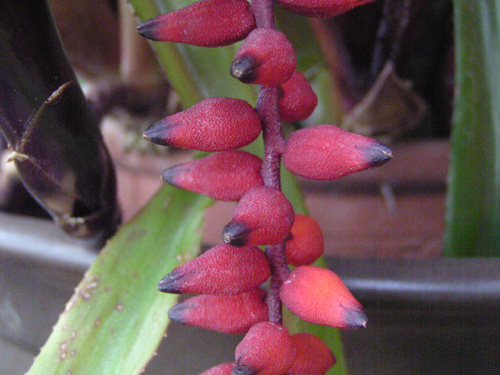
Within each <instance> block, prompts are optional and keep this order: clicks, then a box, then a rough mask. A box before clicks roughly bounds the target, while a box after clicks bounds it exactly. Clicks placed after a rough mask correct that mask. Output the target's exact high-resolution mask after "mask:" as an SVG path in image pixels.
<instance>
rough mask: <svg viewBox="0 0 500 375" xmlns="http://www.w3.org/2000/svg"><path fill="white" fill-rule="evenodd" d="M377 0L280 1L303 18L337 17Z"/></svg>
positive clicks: (279, 1) (279, 0)
mask: <svg viewBox="0 0 500 375" xmlns="http://www.w3.org/2000/svg"><path fill="white" fill-rule="evenodd" d="M374 1H375V0H278V4H280V5H281V6H282V7H283V8H286V9H288V10H290V11H292V12H294V13H297V14H300V15H301V16H307V17H336V16H339V15H341V14H342V13H345V12H347V11H349V10H351V9H354V8H356V7H358V6H360V5H364V4H368V3H372V2H374Z"/></svg>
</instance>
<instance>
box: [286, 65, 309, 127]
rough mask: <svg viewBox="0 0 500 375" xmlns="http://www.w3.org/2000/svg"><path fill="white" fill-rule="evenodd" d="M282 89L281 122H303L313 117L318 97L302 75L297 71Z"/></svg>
mask: <svg viewBox="0 0 500 375" xmlns="http://www.w3.org/2000/svg"><path fill="white" fill-rule="evenodd" d="M282 88H283V96H282V97H281V98H280V101H279V111H280V120H281V121H289V122H292V121H302V120H305V119H306V118H308V117H309V116H311V114H312V113H313V111H314V108H316V105H317V104H318V97H317V96H316V94H315V93H314V91H313V89H312V87H311V85H310V84H309V82H307V79H306V77H304V75H303V74H302V73H300V72H299V71H295V72H294V73H293V75H292V78H290V79H289V80H288V81H286V82H285V83H284V84H283V86H282Z"/></svg>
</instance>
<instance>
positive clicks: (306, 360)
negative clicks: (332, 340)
mask: <svg viewBox="0 0 500 375" xmlns="http://www.w3.org/2000/svg"><path fill="white" fill-rule="evenodd" d="M292 342H293V346H294V347H295V360H294V361H293V365H292V367H291V368H290V369H289V370H288V371H287V373H286V375H304V374H307V375H325V374H326V373H327V371H328V370H329V369H330V368H331V367H332V366H333V365H334V364H335V357H334V356H333V353H332V351H331V350H330V348H329V347H328V345H326V344H325V343H324V342H323V340H321V339H320V338H319V337H317V336H314V335H311V334H310V333H296V334H294V335H292Z"/></svg>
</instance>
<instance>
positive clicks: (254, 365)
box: [233, 322, 295, 375]
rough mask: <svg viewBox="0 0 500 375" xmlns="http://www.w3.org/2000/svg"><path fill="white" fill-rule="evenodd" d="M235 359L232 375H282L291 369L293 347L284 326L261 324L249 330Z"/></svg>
mask: <svg viewBox="0 0 500 375" xmlns="http://www.w3.org/2000/svg"><path fill="white" fill-rule="evenodd" d="M235 356H236V364H235V365H234V368H233V374H238V375H257V374H258V375H284V374H285V373H286V371H287V370H288V369H289V368H290V367H291V366H292V363H293V360H294V357H295V348H294V347H293V343H292V338H291V337H290V334H289V333H288V331H287V330H286V328H285V327H283V326H282V325H280V324H276V323H271V322H261V323H257V324H256V325H254V326H253V327H252V328H250V330H249V331H248V333H247V334H246V335H245V337H244V338H243V340H242V341H241V342H240V343H239V344H238V346H237V347H236V351H235Z"/></svg>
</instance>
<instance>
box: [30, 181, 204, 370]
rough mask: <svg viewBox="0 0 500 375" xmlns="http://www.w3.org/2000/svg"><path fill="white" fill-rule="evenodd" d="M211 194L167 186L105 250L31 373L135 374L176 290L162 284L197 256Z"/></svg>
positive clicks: (155, 341) (163, 324) (143, 363)
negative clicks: (166, 291)
mask: <svg viewBox="0 0 500 375" xmlns="http://www.w3.org/2000/svg"><path fill="white" fill-rule="evenodd" d="M211 202H212V201H211V200H210V199H209V198H206V197H202V196H199V195H195V194H193V193H189V192H186V191H181V190H177V189H175V188H172V187H169V186H165V187H163V188H162V189H161V190H160V191H159V193H157V195H156V196H155V197H154V198H153V199H152V200H151V201H150V203H149V204H148V205H147V206H146V207H145V208H144V210H143V212H142V213H141V214H140V215H138V216H137V217H135V218H134V219H133V220H132V221H131V222H130V223H129V224H127V225H126V226H124V227H123V228H122V229H121V230H120V231H119V232H118V233H117V235H116V236H115V237H113V238H112V239H111V240H110V241H109V243H108V245H107V246H106V248H105V249H104V250H103V252H101V254H100V255H99V256H98V258H97V259H96V261H95V262H94V263H93V264H92V266H91V268H90V269H89V270H88V271H87V272H86V274H85V277H84V278H83V280H82V282H81V283H80V284H79V286H78V287H77V289H76V290H75V294H74V295H73V297H72V298H71V300H70V301H69V302H68V305H67V307H66V309H65V311H64V312H63V313H62V314H61V316H60V319H59V321H58V323H57V324H56V326H55V327H54V330H53V333H52V335H51V336H50V337H49V340H48V341H47V343H46V344H45V346H44V348H43V349H42V352H41V353H40V355H39V356H38V357H37V358H36V360H35V362H34V364H33V366H32V367H31V369H30V370H29V372H28V373H27V374H28V375H35V374H40V375H41V374H44V375H50V374H67V373H82V374H84V373H87V374H96V375H97V374H123V375H125V374H131V375H132V374H137V373H139V372H140V371H141V370H142V369H143V368H144V367H145V366H146V364H147V362H148V361H149V359H150V358H151V357H152V356H153V354H154V352H155V350H156V347H157V346H158V344H159V342H160V341H161V339H162V337H163V334H164V332H165V329H166V327H167V324H168V315H167V311H168V309H169V308H170V307H171V306H172V305H173V304H174V303H175V301H176V298H177V296H175V295H169V294H163V293H159V292H158V291H157V289H156V284H157V282H158V281H159V280H160V279H161V277H162V276H163V275H164V274H165V273H167V272H169V271H170V270H171V269H173V268H174V267H176V266H177V265H179V264H180V263H183V262H185V261H187V260H189V259H191V258H192V257H194V256H195V255H196V254H197V251H198V249H199V243H200V241H201V226H202V222H203V214H204V211H205V209H206V208H207V207H208V206H209V205H210V204H211Z"/></svg>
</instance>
